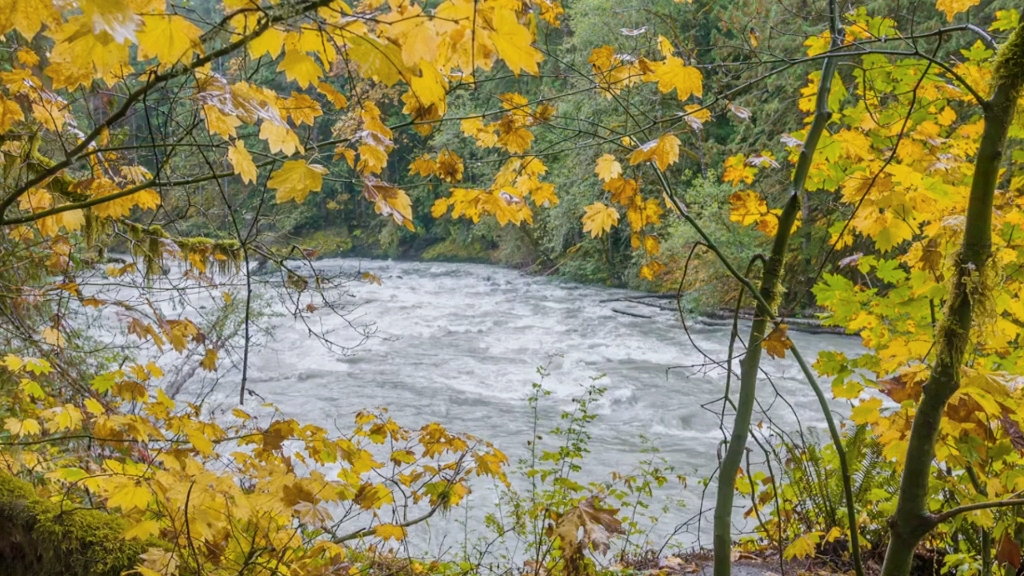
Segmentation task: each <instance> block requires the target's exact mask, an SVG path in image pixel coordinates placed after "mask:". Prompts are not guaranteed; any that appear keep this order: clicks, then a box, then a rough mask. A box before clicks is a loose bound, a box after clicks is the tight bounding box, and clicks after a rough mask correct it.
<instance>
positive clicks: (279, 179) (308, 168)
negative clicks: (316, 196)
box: [267, 160, 327, 204]
mask: <svg viewBox="0 0 1024 576" xmlns="http://www.w3.org/2000/svg"><path fill="white" fill-rule="evenodd" d="M324 174H327V168H324V167H323V166H320V165H319V164H309V163H307V162H306V161H305V160H289V161H288V162H285V163H284V164H282V165H281V167H280V168H278V169H277V170H275V171H274V173H273V174H271V175H270V180H268V181H267V188H270V189H271V190H276V191H277V195H276V197H275V198H276V200H277V203H278V204H282V203H284V202H287V201H289V200H295V202H296V203H298V204H302V203H303V202H304V201H305V200H306V196H309V193H310V192H319V191H320V189H321V188H322V187H323V185H324Z"/></svg>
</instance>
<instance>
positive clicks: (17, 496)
mask: <svg viewBox="0 0 1024 576" xmlns="http://www.w3.org/2000/svg"><path fill="white" fill-rule="evenodd" d="M127 527H128V524H127V522H125V521H124V520H123V519H121V518H118V517H116V516H111V515H110V514H106V513H103V512H101V511H99V510H82V509H73V510H62V509H61V507H60V506H58V505H57V504H54V503H53V502H50V501H49V500H45V499H42V498H39V497H38V496H37V495H36V493H35V490H34V489H33V488H32V486H31V485H30V484H29V483H27V482H25V481H22V480H19V479H17V478H14V477H13V476H10V475H9V474H5V473H0V574H3V575H4V576H120V574H121V573H122V572H125V571H128V570H132V569H133V568H134V567H135V566H136V565H138V564H139V563H140V562H141V561H140V560H139V555H140V554H142V553H143V552H145V551H146V549H147V548H148V547H149V546H150V545H152V544H155V543H153V542H141V541H139V540H125V539H124V538H123V537H122V534H123V533H124V531H125V529H126V528H127Z"/></svg>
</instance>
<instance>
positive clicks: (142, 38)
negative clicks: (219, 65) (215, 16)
mask: <svg viewBox="0 0 1024 576" xmlns="http://www.w3.org/2000/svg"><path fill="white" fill-rule="evenodd" d="M202 35H203V31H202V30H201V29H200V28H199V27H198V26H196V25H195V24H193V23H191V22H189V21H188V20H187V19H186V18H185V17H184V16H178V15H176V14H157V15H146V16H143V27H142V30H140V31H139V33H138V39H139V60H146V59H149V58H156V59H158V60H159V61H160V66H161V67H162V68H166V67H170V66H173V65H174V64H177V63H178V62H179V61H181V60H184V61H186V62H188V61H190V60H192V57H193V56H194V55H196V54H200V55H201V54H202V53H203V44H202V42H201V41H200V39H199V38H200V36H202Z"/></svg>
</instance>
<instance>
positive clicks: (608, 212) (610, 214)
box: [582, 202, 619, 238]
mask: <svg viewBox="0 0 1024 576" xmlns="http://www.w3.org/2000/svg"><path fill="white" fill-rule="evenodd" d="M582 221H583V231H584V232H589V233H590V235H591V236H592V237H594V238H600V237H601V236H604V235H605V233H607V232H608V231H609V230H611V229H612V227H613V226H615V225H616V224H618V223H619V212H618V211H617V210H615V208H612V207H610V206H606V205H604V204H602V203H601V202H594V203H593V204H591V205H590V206H587V213H586V214H584V215H583V218H582Z"/></svg>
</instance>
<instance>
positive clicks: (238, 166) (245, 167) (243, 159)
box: [228, 140, 256, 184]
mask: <svg viewBox="0 0 1024 576" xmlns="http://www.w3.org/2000/svg"><path fill="white" fill-rule="evenodd" d="M228 162H230V163H231V167H232V168H234V170H235V174H238V175H239V176H241V177H242V182H245V183H246V184H252V183H253V182H255V181H256V164H254V163H253V161H252V155H251V154H249V151H248V150H246V149H245V143H243V142H242V141H241V140H236V141H235V143H234V144H233V145H231V146H230V147H229V148H228Z"/></svg>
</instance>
